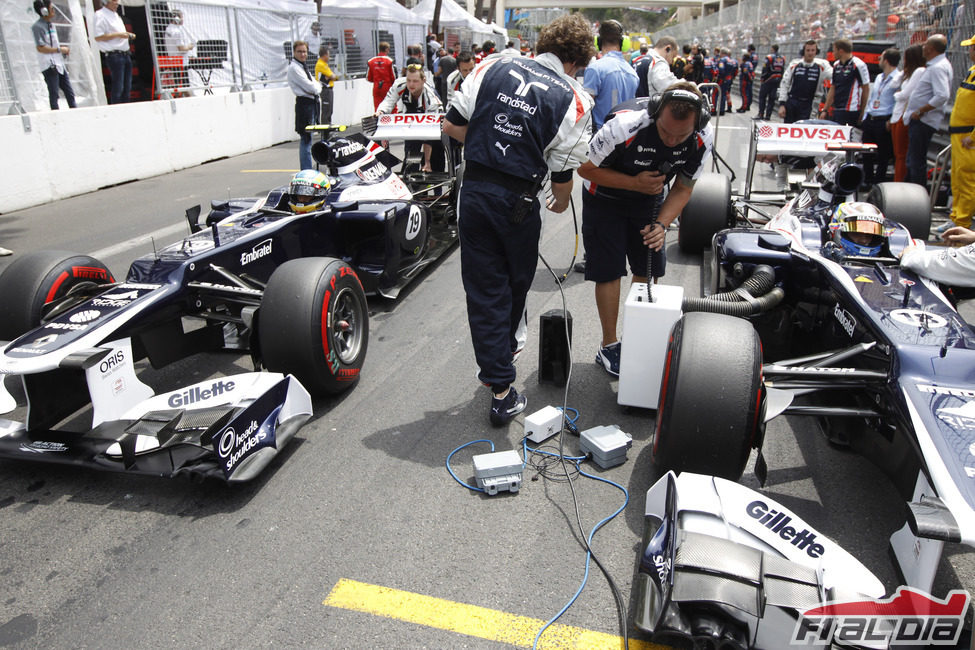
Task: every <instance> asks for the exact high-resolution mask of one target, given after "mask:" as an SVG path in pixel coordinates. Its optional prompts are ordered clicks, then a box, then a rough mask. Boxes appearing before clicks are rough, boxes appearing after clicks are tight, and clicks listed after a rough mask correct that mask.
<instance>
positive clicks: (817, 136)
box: [759, 124, 847, 140]
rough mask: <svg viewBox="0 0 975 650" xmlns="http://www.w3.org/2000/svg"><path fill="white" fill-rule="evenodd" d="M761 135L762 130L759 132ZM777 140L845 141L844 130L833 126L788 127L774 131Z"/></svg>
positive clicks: (781, 127)
mask: <svg viewBox="0 0 975 650" xmlns="http://www.w3.org/2000/svg"><path fill="white" fill-rule="evenodd" d="M759 135H762V130H759ZM775 137H777V138H796V139H799V140H846V139H847V137H846V130H845V129H844V128H843V127H835V126H790V125H788V124H786V125H783V126H780V127H778V128H776V129H775Z"/></svg>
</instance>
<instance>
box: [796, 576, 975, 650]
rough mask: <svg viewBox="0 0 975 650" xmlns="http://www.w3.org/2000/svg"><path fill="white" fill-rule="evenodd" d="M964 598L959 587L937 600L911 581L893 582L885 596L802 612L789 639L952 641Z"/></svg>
mask: <svg viewBox="0 0 975 650" xmlns="http://www.w3.org/2000/svg"><path fill="white" fill-rule="evenodd" d="M968 600H969V595H968V592H967V591H964V590H962V589H955V590H954V591H952V592H950V593H949V594H948V596H947V597H946V598H944V599H943V600H939V599H937V598H932V597H931V595H930V594H926V593H924V592H923V591H919V590H917V589H914V588H912V587H898V588H897V593H896V594H895V595H893V596H891V597H890V598H884V599H870V600H862V601H853V602H840V603H826V604H825V605H822V606H821V607H814V608H813V609H810V610H807V611H805V612H803V614H802V616H801V617H800V618H799V620H798V621H797V622H796V627H795V630H794V632H793V634H792V639H791V643H792V644H793V645H809V644H811V643H822V644H827V645H829V644H832V643H833V642H836V643H840V644H843V645H860V644H871V645H873V644H886V645H888V646H893V647H896V646H911V647H917V646H934V645H951V646H954V645H956V644H957V643H958V637H959V636H960V635H961V631H962V626H963V624H964V618H965V611H966V610H967V609H968Z"/></svg>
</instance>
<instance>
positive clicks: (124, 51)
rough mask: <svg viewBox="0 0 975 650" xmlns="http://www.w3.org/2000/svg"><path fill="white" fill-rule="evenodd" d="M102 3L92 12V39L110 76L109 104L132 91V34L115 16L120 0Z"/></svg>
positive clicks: (125, 100)
mask: <svg viewBox="0 0 975 650" xmlns="http://www.w3.org/2000/svg"><path fill="white" fill-rule="evenodd" d="M103 2H104V4H103V5H102V8H101V9H99V10H98V11H96V12H95V42H96V43H97V44H98V50H99V51H100V52H101V53H102V56H103V57H104V60H105V65H107V66H108V72H109V74H110V75H111V77H112V87H111V91H110V94H109V99H108V103H109V104H124V103H125V102H127V101H129V95H130V94H131V92H132V58H131V57H130V56H129V41H131V40H134V39H135V34H133V33H132V32H130V31H127V30H126V29H125V23H123V22H122V17H121V16H119V15H118V5H119V0H103Z"/></svg>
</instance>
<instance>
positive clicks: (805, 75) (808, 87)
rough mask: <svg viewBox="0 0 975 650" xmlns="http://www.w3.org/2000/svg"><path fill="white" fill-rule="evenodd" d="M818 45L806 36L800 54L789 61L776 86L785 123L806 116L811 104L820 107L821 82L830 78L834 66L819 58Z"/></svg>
mask: <svg viewBox="0 0 975 650" xmlns="http://www.w3.org/2000/svg"><path fill="white" fill-rule="evenodd" d="M817 54H819V45H818V44H817V43H816V41H814V40H808V41H806V42H805V44H804V45H803V46H802V58H801V59H795V60H793V61H791V62H790V63H789V67H788V68H786V69H785V73H784V74H783V75H782V84H781V85H780V86H779V117H781V118H783V119H784V120H785V123H786V124H791V123H793V122H798V121H799V120H808V119H809V114H810V112H811V111H812V108H813V106H815V107H816V110H817V111H818V110H819V101H820V99H821V98H822V96H823V87H824V84H825V83H826V82H827V81H829V80H830V79H832V77H833V68H832V67H830V65H829V62H827V61H826V59H820V58H819V57H817V56H816V55H817Z"/></svg>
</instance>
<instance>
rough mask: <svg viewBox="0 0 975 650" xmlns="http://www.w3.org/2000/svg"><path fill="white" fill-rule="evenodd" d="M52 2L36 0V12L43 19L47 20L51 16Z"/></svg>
mask: <svg viewBox="0 0 975 650" xmlns="http://www.w3.org/2000/svg"><path fill="white" fill-rule="evenodd" d="M49 5H50V2H48V0H34V12H35V13H36V14H37V15H38V16H40V17H41V18H47V17H48V14H50V9H48V6H49Z"/></svg>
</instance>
